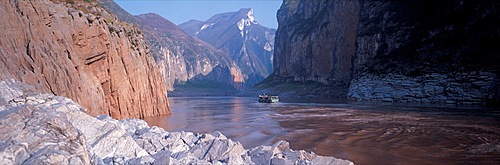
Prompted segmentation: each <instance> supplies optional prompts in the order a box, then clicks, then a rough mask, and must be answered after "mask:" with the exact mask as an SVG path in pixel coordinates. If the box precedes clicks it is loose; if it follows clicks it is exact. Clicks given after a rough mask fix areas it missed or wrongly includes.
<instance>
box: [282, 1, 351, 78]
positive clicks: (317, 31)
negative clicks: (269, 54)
mask: <svg viewBox="0 0 500 165" xmlns="http://www.w3.org/2000/svg"><path fill="white" fill-rule="evenodd" d="M359 8H360V5H359V2H358V1H329V0H319V1H318V0H300V1H299V0H290V1H287V0H285V1H284V2H283V4H282V6H281V8H280V9H279V10H278V13H277V17H278V24H279V26H278V30H277V32H276V43H275V53H274V79H275V80H283V81H305V80H313V81H318V82H322V83H324V84H330V83H332V82H348V81H349V80H350V77H351V69H352V64H351V60H352V59H353V57H354V56H355V53H356V37H357V33H356V32H357V28H358V20H359V15H358V14H357V13H359Z"/></svg>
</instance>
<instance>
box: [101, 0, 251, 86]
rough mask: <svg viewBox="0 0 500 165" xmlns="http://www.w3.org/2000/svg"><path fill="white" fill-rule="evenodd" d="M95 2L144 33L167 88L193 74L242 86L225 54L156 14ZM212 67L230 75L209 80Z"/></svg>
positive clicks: (107, 1) (235, 67) (108, 0)
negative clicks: (135, 12)
mask: <svg viewBox="0 0 500 165" xmlns="http://www.w3.org/2000/svg"><path fill="white" fill-rule="evenodd" d="M98 2H99V4H101V5H103V6H104V7H105V8H106V9H107V10H110V11H112V12H113V13H116V15H117V16H118V17H119V18H120V19H121V20H124V21H126V22H129V23H132V24H134V25H136V26H138V27H139V28H140V29H141V31H142V32H144V36H145V38H146V41H147V44H148V45H149V47H150V48H151V54H152V55H153V57H154V58H155V60H156V62H157V63H158V65H160V66H161V67H162V73H163V75H164V77H165V79H166V81H167V86H168V89H169V90H173V89H174V85H178V84H181V83H184V82H186V81H189V80H192V79H193V78H195V77H198V78H199V77H205V78H206V79H204V80H213V81H215V82H220V83H223V84H230V85H233V86H234V87H235V88H238V89H239V88H241V84H242V83H243V82H244V79H243V77H242V73H241V69H240V68H239V67H238V65H237V64H236V63H235V62H234V61H233V60H232V59H231V57H230V56H229V55H228V54H227V53H225V52H223V51H220V50H218V49H216V48H214V47H212V46H211V45H210V44H207V43H205V42H203V41H202V40H200V39H198V38H196V37H193V36H190V35H188V34H186V33H185V32H184V31H182V30H181V29H180V28H178V27H177V26H176V25H175V24H173V23H172V22H170V21H169V20H167V19H165V18H163V17H161V16H160V15H158V14H154V13H147V14H141V15H138V16H133V15H131V14H129V13H128V12H126V11H125V10H123V9H122V8H121V7H120V6H119V5H117V4H116V3H115V2H113V1H111V0H98ZM214 68H223V69H224V70H226V71H225V73H230V74H227V75H224V76H223V77H224V79H210V78H212V77H211V76H207V75H208V74H210V73H211V72H212V70H213V69H214Z"/></svg>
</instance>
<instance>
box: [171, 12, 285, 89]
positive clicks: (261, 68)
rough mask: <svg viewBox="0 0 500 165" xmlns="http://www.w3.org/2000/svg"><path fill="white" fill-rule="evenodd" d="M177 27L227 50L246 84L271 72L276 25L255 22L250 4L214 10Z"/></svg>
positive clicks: (261, 78) (257, 80)
mask: <svg viewBox="0 0 500 165" xmlns="http://www.w3.org/2000/svg"><path fill="white" fill-rule="evenodd" d="M179 27H180V28H181V29H182V30H184V31H185V32H187V33H188V34H190V35H192V36H195V37H197V38H199V39H201V40H203V41H205V42H207V43H209V44H211V45H212V46H213V47H215V48H217V49H219V50H222V51H224V52H226V53H228V54H229V55H230V56H231V57H232V59H233V60H234V61H235V62H236V63H237V64H238V66H239V67H240V68H241V70H242V73H244V79H245V83H246V84H247V85H252V84H255V83H257V82H260V81H261V80H263V79H264V78H266V77H267V76H269V74H270V73H271V72H272V63H273V62H272V61H273V54H274V36H275V32H276V29H272V28H267V27H264V26H262V25H260V24H259V23H257V22H256V21H255V18H254V16H253V9H251V8H242V9H240V10H239V11H238V12H229V13H222V14H217V15H214V16H212V17H211V18H209V19H208V20H206V21H199V20H190V21H188V22H185V23H182V24H180V25H179Z"/></svg>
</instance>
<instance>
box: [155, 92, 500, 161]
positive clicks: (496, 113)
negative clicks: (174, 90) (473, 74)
mask: <svg viewBox="0 0 500 165" xmlns="http://www.w3.org/2000/svg"><path fill="white" fill-rule="evenodd" d="M282 101H283V102H281V103H276V104H266V103H258V102H257V98H250V97H170V98H169V102H170V106H171V108H172V112H173V115H171V116H165V117H155V118H147V119H145V120H146V121H147V122H148V123H149V124H150V125H156V126H160V127H162V128H164V129H165V130H167V131H193V132H199V133H210V132H213V131H220V132H222V133H223V134H224V135H226V136H227V137H228V138H231V139H233V140H235V141H240V142H241V143H242V144H243V145H244V146H245V148H251V147H255V146H257V145H262V144H263V145H271V144H272V143H274V142H276V141H278V140H286V141H289V142H290V146H291V147H292V148H293V149H304V150H307V151H312V152H315V153H317V154H319V155H326V156H334V157H338V158H342V159H349V160H351V161H354V163H356V164H381V163H383V164H500V127H499V126H500V110H498V108H484V107H480V106H468V107H459V106H440V105H405V104H384V103H370V104H368V103H350V102H332V101H328V100H282ZM287 101H289V102H294V103H286V102H287ZM311 101H314V102H320V101H323V102H322V103H311Z"/></svg>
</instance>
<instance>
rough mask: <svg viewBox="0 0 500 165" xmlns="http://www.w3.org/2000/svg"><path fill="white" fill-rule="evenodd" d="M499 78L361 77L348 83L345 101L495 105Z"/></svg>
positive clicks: (478, 75)
mask: <svg viewBox="0 0 500 165" xmlns="http://www.w3.org/2000/svg"><path fill="white" fill-rule="evenodd" d="M499 82H500V80H499V78H498V77H497V75H496V74H494V73H491V72H470V73H454V74H438V73H432V74H427V75H422V76H417V77H408V76H405V75H394V74H389V75H386V76H380V75H364V76H361V77H359V78H356V79H354V80H352V82H351V86H350V87H349V92H348V98H349V99H351V100H359V101H384V102H406V103H441V104H485V103H491V102H496V101H497V100H495V99H496V98H498V96H497V95H498V90H499V88H498V87H499Z"/></svg>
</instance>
